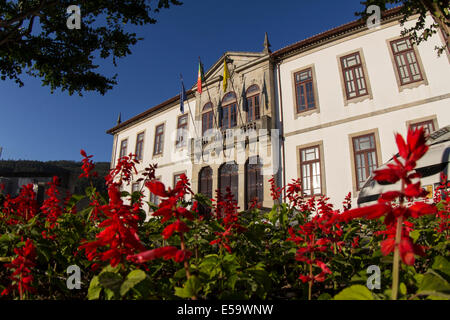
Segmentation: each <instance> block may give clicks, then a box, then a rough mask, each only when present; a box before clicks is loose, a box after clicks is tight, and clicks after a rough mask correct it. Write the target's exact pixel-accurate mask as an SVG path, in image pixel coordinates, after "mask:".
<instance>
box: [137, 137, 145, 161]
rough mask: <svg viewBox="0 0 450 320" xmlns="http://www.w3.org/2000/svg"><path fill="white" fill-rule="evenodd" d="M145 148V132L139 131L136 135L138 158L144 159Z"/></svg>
mask: <svg viewBox="0 0 450 320" xmlns="http://www.w3.org/2000/svg"><path fill="white" fill-rule="evenodd" d="M143 149H144V132H142V133H139V134H138V135H137V137H136V151H135V154H136V158H137V159H138V160H142V159H143V157H144V154H143Z"/></svg>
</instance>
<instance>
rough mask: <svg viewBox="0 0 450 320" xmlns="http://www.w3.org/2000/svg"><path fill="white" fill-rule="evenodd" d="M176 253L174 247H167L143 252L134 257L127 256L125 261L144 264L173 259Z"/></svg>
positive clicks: (176, 250)
mask: <svg viewBox="0 0 450 320" xmlns="http://www.w3.org/2000/svg"><path fill="white" fill-rule="evenodd" d="M177 252H178V249H177V248H176V247H172V246H168V247H161V248H156V249H152V250H148V251H144V252H141V253H138V254H134V255H129V256H128V257H127V259H128V260H130V261H132V262H136V263H144V262H147V261H151V260H154V259H159V258H164V259H165V260H169V259H172V258H174V257H175V255H176V253H177Z"/></svg>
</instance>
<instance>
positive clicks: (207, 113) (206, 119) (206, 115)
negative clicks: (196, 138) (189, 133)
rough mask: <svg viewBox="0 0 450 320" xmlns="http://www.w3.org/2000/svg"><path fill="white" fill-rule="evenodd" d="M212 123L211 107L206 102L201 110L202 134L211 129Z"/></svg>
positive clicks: (209, 103)
mask: <svg viewBox="0 0 450 320" xmlns="http://www.w3.org/2000/svg"><path fill="white" fill-rule="evenodd" d="M213 121H214V112H213V105H212V103H211V102H208V103H207V104H205V105H204V106H203V110H202V134H204V133H205V132H206V131H207V130H209V129H212V127H213Z"/></svg>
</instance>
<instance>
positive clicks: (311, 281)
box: [308, 254, 313, 300]
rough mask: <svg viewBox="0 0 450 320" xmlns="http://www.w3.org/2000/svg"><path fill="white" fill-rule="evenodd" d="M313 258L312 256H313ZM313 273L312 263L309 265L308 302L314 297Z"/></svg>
mask: <svg viewBox="0 0 450 320" xmlns="http://www.w3.org/2000/svg"><path fill="white" fill-rule="evenodd" d="M311 256H312V254H311ZM312 276H313V272H312V263H311V264H310V265H309V277H310V280H309V284H308V300H311V296H312V286H313V280H312Z"/></svg>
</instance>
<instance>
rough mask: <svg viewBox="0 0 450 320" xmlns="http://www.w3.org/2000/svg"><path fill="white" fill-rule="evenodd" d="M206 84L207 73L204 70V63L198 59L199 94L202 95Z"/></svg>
mask: <svg viewBox="0 0 450 320" xmlns="http://www.w3.org/2000/svg"><path fill="white" fill-rule="evenodd" d="M203 83H205V72H204V70H203V65H202V62H201V61H200V58H198V79H197V92H198V93H200V94H201V93H202V86H203Z"/></svg>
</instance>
